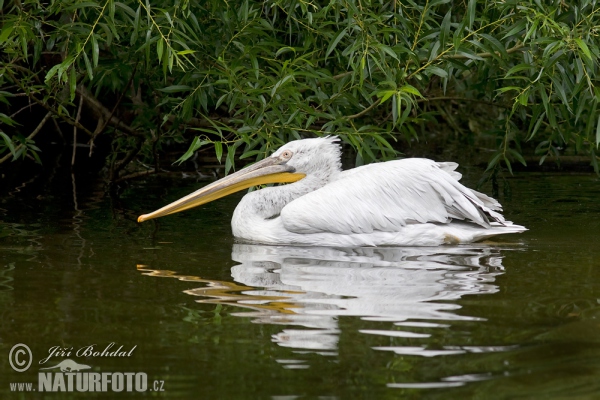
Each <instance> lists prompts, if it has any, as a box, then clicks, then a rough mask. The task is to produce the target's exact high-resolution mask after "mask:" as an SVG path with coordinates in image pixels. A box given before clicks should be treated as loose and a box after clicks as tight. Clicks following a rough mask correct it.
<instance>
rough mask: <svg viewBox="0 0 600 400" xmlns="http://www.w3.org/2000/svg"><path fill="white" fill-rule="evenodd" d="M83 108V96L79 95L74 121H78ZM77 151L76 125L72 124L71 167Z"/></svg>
mask: <svg viewBox="0 0 600 400" xmlns="http://www.w3.org/2000/svg"><path fill="white" fill-rule="evenodd" d="M82 108H83V97H81V96H79V108H78V110H77V117H75V122H76V123H79V118H80V117H81V109H82ZM76 153H77V126H73V155H72V156H71V167H72V166H74V165H75V154H76Z"/></svg>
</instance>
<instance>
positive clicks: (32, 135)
mask: <svg viewBox="0 0 600 400" xmlns="http://www.w3.org/2000/svg"><path fill="white" fill-rule="evenodd" d="M51 116H52V112H50V111H48V112H47V113H46V115H45V116H44V118H42V120H41V121H40V123H39V124H38V126H37V127H36V128H35V129H34V130H33V132H31V134H30V135H29V136H27V140H30V139H33V138H34V137H35V135H37V134H38V133H39V132H40V131H41V130H42V128H43V127H44V125H45V124H46V121H48V118H50V117H51ZM21 147H23V144H22V143H21V144H20V145H18V146H17V147H16V148H15V153H16V152H17V150H20V149H21ZM11 156H12V153H8V154H7V155H5V156H4V157H2V158H1V159H0V164H2V163H3V162H5V161H6V160H8V159H9V158H10V157H11Z"/></svg>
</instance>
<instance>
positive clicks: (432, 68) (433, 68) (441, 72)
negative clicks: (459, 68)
mask: <svg viewBox="0 0 600 400" xmlns="http://www.w3.org/2000/svg"><path fill="white" fill-rule="evenodd" d="M425 72H428V73H431V74H433V75H437V76H439V77H440V78H444V79H446V78H448V73H447V72H446V71H445V70H443V69H441V68H440V67H436V66H435V65H430V66H429V67H427V68H425Z"/></svg>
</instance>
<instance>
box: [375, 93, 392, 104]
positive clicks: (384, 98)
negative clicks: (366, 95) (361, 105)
mask: <svg viewBox="0 0 600 400" xmlns="http://www.w3.org/2000/svg"><path fill="white" fill-rule="evenodd" d="M394 94H396V91H395V90H382V91H380V92H377V93H376V95H377V97H379V99H381V101H380V102H379V103H380V104H383V103H385V102H386V101H387V100H388V99H389V98H390V97H392V96H393V95H394Z"/></svg>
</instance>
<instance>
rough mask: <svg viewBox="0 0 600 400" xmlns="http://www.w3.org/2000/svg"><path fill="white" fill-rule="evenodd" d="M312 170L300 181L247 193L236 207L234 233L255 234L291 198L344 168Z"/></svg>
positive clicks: (319, 185) (252, 235)
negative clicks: (315, 171)
mask: <svg viewBox="0 0 600 400" xmlns="http://www.w3.org/2000/svg"><path fill="white" fill-rule="evenodd" d="M321 172H322V173H316V174H309V175H307V176H306V177H305V178H303V179H301V180H299V181H298V182H294V183H290V184H287V185H282V186H273V187H267V188H264V189H260V190H256V191H253V192H250V193H248V194H247V195H245V196H244V197H243V198H242V200H241V201H240V203H239V204H238V206H237V207H236V208H235V211H234V213H233V217H232V219H231V228H232V230H233V235H234V236H236V237H239V238H246V239H250V238H256V233H255V230H256V229H257V228H259V226H262V224H263V223H264V222H265V221H267V220H270V219H273V218H276V217H278V216H279V213H280V212H281V210H282V209H283V207H285V206H286V205H287V204H289V203H290V202H292V201H294V200H296V199H297V198H299V197H301V196H304V195H305V194H308V193H310V192H313V191H315V190H317V189H319V188H321V187H323V186H325V185H326V184H328V183H329V182H332V181H334V180H335V179H337V176H338V174H339V173H340V172H341V171H340V170H339V169H337V168H336V169H331V170H329V171H327V172H328V173H324V172H325V171H321Z"/></svg>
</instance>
